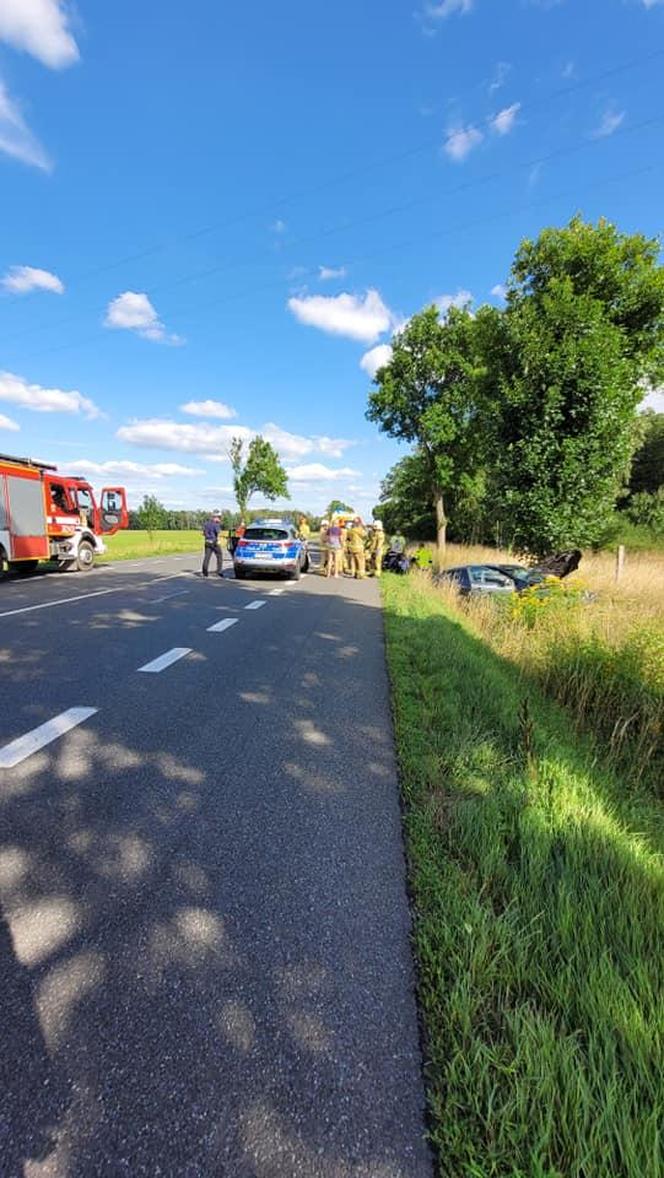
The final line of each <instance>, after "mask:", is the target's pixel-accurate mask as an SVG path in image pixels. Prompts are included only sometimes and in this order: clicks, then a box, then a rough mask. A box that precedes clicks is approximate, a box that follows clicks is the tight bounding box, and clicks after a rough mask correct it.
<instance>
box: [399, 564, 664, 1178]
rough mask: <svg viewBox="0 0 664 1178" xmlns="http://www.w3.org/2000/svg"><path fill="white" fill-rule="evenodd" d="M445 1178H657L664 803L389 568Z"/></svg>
mask: <svg viewBox="0 0 664 1178" xmlns="http://www.w3.org/2000/svg"><path fill="white" fill-rule="evenodd" d="M383 591H384V598H385V618H386V633H387V645H388V660H389V667H390V674H391V679H392V685H393V701H394V714H395V728H396V738H397V748H398V755H399V761H400V768H401V777H402V784H403V793H404V801H405V828H406V838H407V847H408V857H409V868H410V878H411V885H412V894H413V904H414V938H415V944H416V949H417V953H418V958H419V992H420V1001H421V1008H422V1013H423V1019H424V1025H425V1037H426V1054H427V1082H428V1093H429V1104H430V1110H431V1125H432V1137H433V1140H434V1142H435V1144H436V1146H437V1149H438V1158H439V1173H440V1174H441V1175H444V1176H445V1178H659V1175H660V1174H661V1173H662V1167H663V1166H664V1157H663V1154H662V1142H661V1132H662V1125H663V1124H664V1003H662V994H663V993H664V871H663V867H662V856H661V852H662V843H663V841H664V828H663V813H662V808H661V806H660V805H659V804H658V803H656V802H655V801H653V800H651V799H650V798H649V796H648V795H647V794H645V793H643V792H642V791H640V790H639V789H638V788H635V789H633V790H632V791H631V792H628V791H625V789H624V788H623V785H622V782H621V781H620V780H619V779H618V778H616V777H613V776H612V775H611V774H610V773H609V772H607V771H605V770H599V769H598V768H597V766H596V764H595V760H594V757H593V755H592V751H591V749H590V747H589V746H588V745H587V743H586V742H585V740H584V738H579V737H576V736H575V735H574V733H573V731H571V729H570V725H569V722H568V720H567V718H566V714H565V712H564V711H563V710H562V709H560V708H559V707H558V706H557V705H556V704H555V703H553V702H551V701H548V700H547V699H546V698H545V697H544V696H543V695H542V694H541V693H540V691H539V689H538V688H537V687H536V686H534V685H533V683H532V681H530V680H528V679H526V678H524V676H523V675H522V674H521V673H520V672H519V670H518V668H516V667H515V666H514V665H513V664H512V663H511V662H510V661H508V660H507V659H505V658H503V657H500V656H499V655H498V654H497V653H495V652H494V651H492V650H491V649H490V648H489V646H488V645H487V643H486V642H485V641H484V640H482V638H480V637H479V636H478V635H477V634H476V633H474V632H473V630H472V628H471V625H470V623H469V620H468V619H467V618H466V617H464V616H463V615H460V614H459V612H458V610H456V608H455V607H454V606H453V605H450V603H448V602H447V601H446V600H445V599H444V598H443V597H442V596H441V594H439V593H437V592H436V591H435V590H433V589H431V588H430V587H427V586H426V584H425V581H424V579H423V578H422V579H420V578H408V579H405V578H404V579H403V580H398V579H396V578H391V577H387V578H385V580H384V590H383Z"/></svg>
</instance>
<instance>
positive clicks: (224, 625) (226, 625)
mask: <svg viewBox="0 0 664 1178" xmlns="http://www.w3.org/2000/svg"><path fill="white" fill-rule="evenodd" d="M237 621H239V618H222V619H221V621H220V622H215V623H214V625H213V626H208V628H207V631H208V634H222V633H223V631H224V630H230V628H231V626H234V625H235V623H236V622H237Z"/></svg>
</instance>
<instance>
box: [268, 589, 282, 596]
mask: <svg viewBox="0 0 664 1178" xmlns="http://www.w3.org/2000/svg"><path fill="white" fill-rule="evenodd" d="M282 593H285V589H270V594H269V596H270V597H281V594H282Z"/></svg>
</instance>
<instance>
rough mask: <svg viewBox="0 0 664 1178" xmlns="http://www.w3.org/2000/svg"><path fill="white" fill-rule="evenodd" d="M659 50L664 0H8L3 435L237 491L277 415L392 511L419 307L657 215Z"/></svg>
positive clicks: (150, 482) (20, 447)
mask: <svg viewBox="0 0 664 1178" xmlns="http://www.w3.org/2000/svg"><path fill="white" fill-rule="evenodd" d="M663 70H664V2H662V0H558V2H556V0H437V2H432V3H426V2H424V0H403V2H402V0H362V3H361V4H360V3H358V2H357V0H335V3H334V4H322V3H312V2H311V0H288V2H287V3H284V4H275V3H274V2H273V0H254V2H253V3H252V4H250V5H243V6H241V5H231V4H226V3H222V2H220V0H190V2H189V3H188V4H183V3H181V0H142V3H137V2H136V0H113V3H112V4H100V3H98V2H93V0H77V3H76V4H75V5H74V4H66V3H63V2H61V0H0V215H1V221H0V223H1V225H2V235H1V238H0V449H2V451H4V452H11V453H21V454H27V453H30V454H32V455H35V456H39V457H41V458H43V459H45V460H49V461H56V462H58V463H59V464H60V465H61V466H62V467H63V468H67V469H68V470H69V471H70V472H71V473H75V472H76V471H84V472H87V473H88V474H89V475H90V477H91V479H92V481H93V482H94V483H95V484H101V483H103V482H119V481H123V482H125V483H126V485H127V486H128V488H129V490H130V495H131V498H132V500H133V501H134V502H136V501H137V499H138V498H140V496H141V495H142V494H144V493H145V492H146V491H147V492H155V493H156V494H158V495H159V497H160V498H161V499H163V501H164V502H166V503H168V504H170V505H173V506H183V507H185V506H196V505H207V506H210V507H212V506H217V505H222V506H223V505H226V504H230V503H231V502H232V495H231V492H230V481H231V480H230V474H229V464H228V461H227V457H226V451H227V446H228V441H229V439H230V437H231V436H232V435H233V434H236V433H241V434H244V435H245V436H247V437H249V436H250V435H251V432H252V431H258V430H260V431H261V432H263V433H264V434H266V436H268V437H270V438H271V439H272V440H273V441H274V442H275V444H276V445H277V446H278V448H279V450H280V452H281V454H282V457H283V459H284V462H285V464H286V466H287V467H288V469H289V471H290V472H291V492H292V498H293V501H294V502H296V503H297V504H298V505H302V506H306V507H311V508H312V509H317V508H320V507H322V506H323V505H324V504H325V503H326V502H327V501H329V499H330V498H332V497H333V496H337V495H338V496H340V497H341V498H344V499H346V500H348V501H349V502H351V503H352V504H353V505H354V506H356V508H357V509H358V510H361V511H362V512H363V513H367V512H368V511H369V509H370V508H371V506H372V505H373V504H374V503H375V502H376V500H377V495H378V487H379V482H380V479H381V477H382V476H383V475H384V473H385V471H386V470H387V468H388V467H389V466H390V464H391V463H392V462H393V461H394V460H395V458H396V457H398V455H399V453H400V451H399V450H398V448H397V446H396V445H395V444H394V443H393V442H391V441H390V440H389V439H387V438H384V437H381V436H380V435H378V434H377V432H376V430H375V427H373V426H371V425H370V424H369V423H368V422H367V421H366V420H365V417H364V411H365V407H366V394H367V389H368V387H369V383H370V376H371V373H372V371H373V368H374V366H375V364H376V363H377V362H378V361H379V360H380V359H382V358H384V357H385V356H386V355H388V354H389V353H388V349H389V341H390V338H391V335H392V333H393V332H394V330H395V328H397V327H398V325H399V324H400V323H402V322H403V321H404V320H405V319H406V318H407V317H408V316H409V315H411V314H412V313H413V312H414V311H416V310H418V309H419V308H421V307H422V306H424V305H425V304H427V303H430V302H433V301H438V302H439V304H440V306H441V308H442V309H444V308H445V307H446V306H448V305H449V302H450V301H451V300H460V301H461V300H464V299H466V298H469V297H472V299H473V300H474V302H475V303H479V302H483V301H499V300H500V285H501V283H503V282H504V281H505V278H506V274H507V271H508V268H509V264H510V261H511V258H512V255H513V253H514V250H515V247H516V246H517V244H518V241H519V240H520V238H521V237H523V236H525V235H529V236H532V235H534V234H536V233H537V232H538V231H539V230H540V229H541V228H542V227H543V226H544V225H547V224H552V223H563V222H564V221H566V220H567V219H568V218H569V217H570V216H571V215H572V214H573V213H574V212H576V211H580V212H582V213H583V214H584V215H585V216H587V217H590V218H596V217H597V216H599V215H601V214H604V215H606V216H608V217H609V218H611V219H612V220H615V221H616V222H617V223H618V224H619V225H620V227H621V228H623V229H625V230H642V231H644V232H646V233H648V234H651V235H656V234H658V233H659V232H660V230H661V229H662V223H661V218H662V203H661V192H662V182H663V180H664V152H663V150H662V149H663V144H664V100H663V97H662V84H661V78H662V76H663ZM376 349H378V350H376ZM658 396H659V401H658V403H659V404H661V401H662V398H661V394H659V395H658ZM662 407H664V406H662Z"/></svg>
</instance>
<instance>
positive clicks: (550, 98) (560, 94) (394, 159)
mask: <svg viewBox="0 0 664 1178" xmlns="http://www.w3.org/2000/svg"><path fill="white" fill-rule="evenodd" d="M662 57H664V49H657V50H653V52H652V53H648V54H645V55H640V56H639V57H637V58H632V59H630V60H629V61H627V62H622V63H620V64H619V65H616V66H612V67H610V68H609V69H607V70H603V71H601V72H600V73H598V74H594V75H591V76H589V77H587V78H582V79H579V81H577V82H574V83H572V84H571V85H569V86H564V87H560V88H559V89H558V90H554V91H552V92H551V93H549V94H548V95H546V96H543V97H541V98H534V99H531V100H529V101H528V102H526V103H521V104H520V110H530V111H532V110H534V109H537V108H538V107H541V106H546V107H547V108H548V107H549V106H550V104H551V103H552V102H554V101H556V100H557V99H559V98H565V97H566V96H568V95H570V94H574V93H577V92H578V91H579V90H583V89H585V88H587V87H588V86H592V85H595V84H597V83H599V82H603V81H606V80H607V79H608V78H612V77H615V76H617V75H619V74H621V73H625V72H628V71H630V70H633V69H635V68H638V67H641V66H643V65H646V64H648V63H650V62H653V61H657V60H659V59H661V58H662ZM494 118H495V115H490V116H487V117H486V118H485V119H483V120H480V121H479V125H480V126H485V127H489V126H490V125H491V123H492V121H493V119H494ZM440 143H441V136H440V135H437V136H436V138H435V139H428V140H427V141H426V143H424V144H419V145H418V146H416V147H411V148H407V149H406V150H405V151H402V152H398V153H395V154H393V155H390V156H387V157H384V158H383V159H382V160H378V161H372V162H371V163H367V164H364V165H361V166H360V167H359V168H354V169H351V170H349V171H347V172H344V173H341V174H340V175H338V176H336V177H331V178H330V179H328V180H325V181H321V183H320V184H317V185H313V186H311V187H308V188H304V189H300V190H299V191H297V192H294V193H291V194H290V195H287V196H284V197H280V198H277V199H276V200H274V201H270V202H269V204H264V205H261V206H258V207H257V208H254V209H253V210H251V211H248V212H244V213H239V214H237V215H235V216H233V217H231V218H230V219H224V220H222V221H218V222H213V223H211V224H209V225H206V226H202V227H200V228H198V229H195V230H193V231H191V232H190V233H186V234H182V235H178V236H176V237H172V238H170V239H168V240H167V241H164V242H162V243H160V244H156V245H154V246H151V247H149V248H147V249H145V250H142V251H139V252H138V253H134V254H129V255H127V256H125V257H124V258H121V259H118V260H116V261H114V262H111V263H106V264H104V265H102V266H98V267H95V268H93V269H92V270H89V271H86V272H85V273H84V274H83V275H82V276H81V277H80V278H79V280H78V281H79V284H80V283H81V282H85V281H87V280H89V279H90V278H93V277H97V276H99V275H100V274H104V273H109V272H111V271H112V270H115V269H118V268H120V267H122V266H123V265H129V264H131V263H132V262H136V261H141V260H143V259H144V258H147V257H151V256H154V255H155V254H157V253H161V252H163V251H164V250H166V249H168V248H170V247H171V246H172V245H173V244H176V243H177V242H179V241H182V242H188V241H194V240H196V239H198V238H200V237H203V236H205V235H207V234H209V233H213V232H215V231H216V230H218V229H223V228H232V227H234V226H236V225H239V224H241V223H243V222H246V221H248V220H252V219H253V218H254V217H258V216H262V215H269V214H272V215H274V213H275V210H278V209H281V208H282V207H283V206H284V205H288V204H291V203H292V202H294V201H297V200H301V199H303V198H305V197H307V196H315V195H317V194H318V193H320V192H324V191H327V190H329V189H330V188H334V187H337V186H340V185H343V184H346V183H348V182H349V181H350V180H354V179H356V178H357V177H359V176H361V175H364V174H366V173H367V172H372V171H374V170H377V169H380V168H384V167H388V166H389V165H390V164H393V163H399V162H402V161H403V160H405V159H409V158H411V157H414V156H417V155H420V154H422V153H423V152H425V151H428V150H430V149H431V148H432V147H433V146H439V145H440ZM546 158H554V157H553V155H552V156H551V157H545V161H546ZM535 162H537V161H535ZM521 166H524V167H525V166H528V165H527V164H524V165H521ZM530 166H533V164H532V163H531V165H530ZM503 174H505V173H504V172H496V173H494V174H493V176H494V177H497V176H500V175H503ZM491 178H493V177H486V178H480V179H479V180H477V181H470V182H468V185H461V186H458V187H457V188H455V189H451V190H449V193H448V194H447V195H452V194H453V193H455V192H458V191H465V190H466V188H467V187H468V186H469V185H470V186H472V185H473V184H475V183H478V184H481V183H487V182H488V180H489V179H491ZM403 207H404V209H405V208H408V207H415V204H413V206H407V205H406V206H403ZM382 215H388V214H382ZM352 224H353V223H352V222H351V225H349V227H351V226H352ZM326 232H335V230H330V231H326ZM323 235H326V233H325V232H324V234H323ZM307 240H309V241H311V240H315V239H313V238H309V239H304V242H305V243H306V241H307ZM291 244H302V240H300V241H298V240H297V239H296V241H295V242H294V243H291ZM261 259H262V255H261ZM247 264H251V263H247V262H246V260H245V261H243V262H242V263H231V264H229V265H228V268H235V267H237V266H238V265H247ZM224 268H226V266H223V265H222V266H219V267H212V268H211V269H210V270H207V271H202V272H200V271H199V272H194V273H192V274H190V275H184V276H183V277H181V278H179V279H176V280H174V282H173V283H169V284H163V283H162V284H161V286H157V287H153V288H152V291H151V292H149V293H152V294H154V293H155V291H156V292H159V291H160V290H164V289H169V287H170V286H173V285H179V284H180V283H184V282H188V281H195V280H196V279H197V278H199V277H200V278H204V277H208V276H210V275H211V274H216V273H219V272H220V270H221V269H224ZM146 293H147V292H146ZM73 318H76V316H68V317H66V318H65V319H62V320H58V321H57V322H56V323H52V322H50V323H44V324H42V325H39V326H37V327H34V326H31V327H29V328H22V329H21V330H20V331H18V332H14V333H12V334H10V335H8V336H4V337H2V339H1V340H0V342H3V343H4V342H9V341H11V340H13V339H18V338H20V337H21V336H23V335H27V334H32V333H33V332H35V331H41V330H48V329H49V328H52V327H58V326H62V325H64V324H66V323H68V322H71V321H72V319H73Z"/></svg>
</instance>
